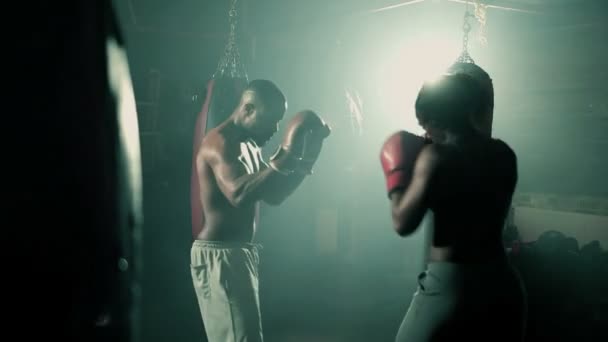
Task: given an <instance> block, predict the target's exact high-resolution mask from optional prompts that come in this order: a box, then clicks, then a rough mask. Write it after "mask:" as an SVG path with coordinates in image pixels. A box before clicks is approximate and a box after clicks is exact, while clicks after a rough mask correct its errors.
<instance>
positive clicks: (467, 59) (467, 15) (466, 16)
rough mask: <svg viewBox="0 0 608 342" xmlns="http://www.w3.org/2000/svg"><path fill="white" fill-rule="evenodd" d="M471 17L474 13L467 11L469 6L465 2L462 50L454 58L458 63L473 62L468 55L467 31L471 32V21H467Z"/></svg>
mask: <svg viewBox="0 0 608 342" xmlns="http://www.w3.org/2000/svg"><path fill="white" fill-rule="evenodd" d="M472 17H475V15H474V14H472V13H471V12H469V6H468V3H467V5H466V7H465V12H464V23H463V24H462V32H463V36H462V52H461V53H460V56H459V57H458V59H457V60H456V61H457V62H459V63H475V61H474V60H473V58H471V56H470V55H469V32H471V23H469V18H472Z"/></svg>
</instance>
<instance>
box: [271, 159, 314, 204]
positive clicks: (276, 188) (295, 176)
mask: <svg viewBox="0 0 608 342" xmlns="http://www.w3.org/2000/svg"><path fill="white" fill-rule="evenodd" d="M267 168H268V169H271V168H270V167H269V166H267ZM304 178H306V174H304V173H292V174H289V175H286V176H285V175H283V177H275V178H274V179H273V180H272V181H271V184H270V185H269V186H271V187H272V191H268V192H266V193H265V195H264V196H263V198H262V200H263V201H264V202H265V203H266V204H270V205H274V206H276V205H280V204H282V203H283V202H284V201H285V200H286V199H287V198H288V197H289V196H291V194H293V193H294V192H295V191H296V189H297V188H298V187H299V186H300V184H302V182H303V181H304Z"/></svg>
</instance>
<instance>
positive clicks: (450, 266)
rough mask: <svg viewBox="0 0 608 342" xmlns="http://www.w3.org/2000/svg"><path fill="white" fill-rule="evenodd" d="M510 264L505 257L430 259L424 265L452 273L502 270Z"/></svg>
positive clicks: (437, 270)
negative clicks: (459, 261)
mask: <svg viewBox="0 0 608 342" xmlns="http://www.w3.org/2000/svg"><path fill="white" fill-rule="evenodd" d="M510 267H511V265H510V264H509V261H508V260H507V259H506V258H496V259H490V260H487V261H483V262H475V263H458V262H449V261H431V262H428V263H427V265H426V270H428V271H431V272H438V273H453V272H465V273H466V272H478V271H480V270H483V271H484V272H493V271H503V270H505V269H509V268H510Z"/></svg>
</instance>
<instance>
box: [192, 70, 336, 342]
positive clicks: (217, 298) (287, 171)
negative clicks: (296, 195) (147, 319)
mask: <svg viewBox="0 0 608 342" xmlns="http://www.w3.org/2000/svg"><path fill="white" fill-rule="evenodd" d="M285 110H286V100H285V96H284V95H283V93H282V92H281V91H280V90H279V89H278V88H277V86H276V85H275V84H273V83H272V82H270V81H267V80H254V81H251V82H250V83H249V85H248V86H247V88H246V89H245V91H244V92H243V94H242V96H241V98H240V101H239V104H238V106H237V107H236V109H235V110H234V112H233V113H232V115H231V116H230V117H229V118H228V119H227V120H226V121H225V122H223V123H222V124H220V125H219V126H218V127H216V128H214V129H212V130H210V131H209V132H208V133H207V135H206V136H205V137H204V139H203V141H202V143H201V146H200V147H199V148H198V149H197V150H196V153H195V158H196V164H195V165H196V169H195V170H196V175H195V177H197V182H195V184H198V189H195V191H196V190H198V194H200V196H199V197H197V199H198V201H194V202H197V203H193V205H200V208H201V213H202V215H201V216H202V217H198V218H194V220H193V221H194V222H196V224H195V225H194V227H193V228H194V230H193V238H194V243H193V245H192V249H191V271H192V272H191V273H192V280H193V284H194V288H195V291H196V295H197V297H198V303H199V307H200V310H201V314H202V318H203V322H204V325H205V330H206V333H207V337H208V340H209V341H210V342H227V341H247V342H261V341H263V334H262V323H261V318H260V303H259V295H258V262H259V259H258V253H257V247H256V245H255V244H253V243H252V241H253V238H254V235H255V231H256V226H255V224H256V213H257V209H258V205H259V202H260V201H264V202H266V203H268V204H270V205H279V204H280V203H281V202H283V201H284V200H285V199H286V198H287V197H288V196H289V195H290V194H291V193H293V192H294V191H295V189H296V188H297V187H298V186H299V185H300V184H301V183H302V181H303V180H304V179H305V177H306V176H307V175H310V174H312V167H313V165H314V164H315V162H316V160H317V158H318V156H319V153H320V151H321V147H322V144H323V140H324V139H325V138H326V137H327V136H328V135H329V133H330V129H329V127H328V125H327V124H325V122H324V121H323V120H322V119H321V118H320V117H319V116H318V115H317V114H315V113H314V112H312V111H304V112H300V113H298V114H296V115H295V116H294V118H293V119H292V120H291V121H290V122H289V123H288V125H287V128H286V132H285V136H284V139H283V142H282V144H281V146H280V147H279V148H278V150H277V152H276V153H275V154H274V155H273V156H272V157H271V159H270V162H269V163H268V164H266V163H265V162H264V161H263V160H262V156H261V152H260V147H259V146H263V145H264V144H265V143H266V142H267V141H268V140H269V139H270V138H271V137H272V136H273V135H274V134H275V133H276V132H277V130H278V124H279V121H281V120H282V119H283V115H284V114H285Z"/></svg>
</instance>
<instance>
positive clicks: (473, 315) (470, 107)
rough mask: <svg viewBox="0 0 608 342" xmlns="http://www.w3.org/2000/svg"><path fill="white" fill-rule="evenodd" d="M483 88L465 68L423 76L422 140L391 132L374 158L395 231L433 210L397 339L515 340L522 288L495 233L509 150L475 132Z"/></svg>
mask: <svg viewBox="0 0 608 342" xmlns="http://www.w3.org/2000/svg"><path fill="white" fill-rule="evenodd" d="M483 98H484V93H483V90H482V86H481V85H480V84H479V83H478V82H476V81H475V80H473V79H472V78H471V77H470V76H467V75H465V74H457V75H446V76H444V77H442V78H441V79H440V80H439V81H437V82H436V83H427V84H425V85H424V86H423V87H422V89H421V90H420V93H419V94H418V98H417V100H416V116H417V118H418V121H419V123H420V125H421V126H422V127H423V128H424V129H425V131H426V136H427V137H428V139H427V140H425V139H424V138H422V137H418V136H415V135H413V134H411V133H409V132H404V131H402V132H398V133H396V134H394V135H392V136H391V137H389V138H388V140H387V141H386V142H385V144H384V146H383V148H382V154H381V162H382V167H383V170H384V173H385V176H386V182H387V192H388V194H389V197H390V199H391V212H392V219H393V224H394V229H395V230H396V232H397V233H398V234H399V235H400V236H408V235H410V234H412V233H413V232H414V231H415V230H416V229H417V227H418V225H419V224H420V222H421V220H422V218H423V216H424V215H425V213H426V211H427V210H431V211H432V212H433V213H434V223H433V232H432V238H431V248H430V250H429V255H428V256H427V258H426V259H427V267H426V270H425V271H424V272H423V273H421V274H420V275H419V277H418V282H419V287H418V290H417V292H416V293H415V294H414V297H413V299H412V302H411V304H410V307H409V310H408V311H407V314H406V316H405V318H404V320H403V323H402V325H401V327H400V329H399V332H398V334H397V341H399V342H401V341H408V342H410V341H412V342H417V341H448V340H450V341H454V340H457V339H459V338H461V339H463V340H467V341H518V340H519V341H521V340H522V339H523V336H524V327H525V324H524V322H525V310H526V306H525V296H524V289H523V287H522V285H521V282H520V279H519V277H518V276H517V274H516V273H515V271H514V270H513V269H512V268H511V266H510V265H509V263H508V261H507V258H506V253H505V250H504V248H503V245H502V240H501V232H502V228H503V225H504V221H505V219H506V215H507V213H508V211H509V207H510V204H511V198H512V195H513V192H514V190H515V186H516V183H517V158H516V156H515V153H514V152H513V150H512V149H511V148H510V147H509V146H508V145H507V144H506V143H504V142H503V141H501V140H497V139H492V138H490V137H489V134H488V132H487V131H486V132H483V131H480V130H479V128H478V126H477V125H475V120H476V118H478V117H479V116H480V115H481V113H482V111H484V110H487V108H486V106H485V104H484V102H483V101H482V99H483Z"/></svg>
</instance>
